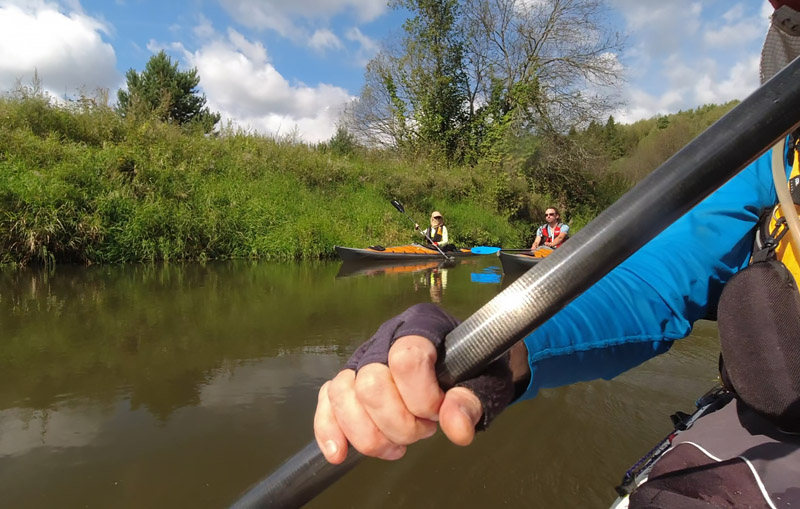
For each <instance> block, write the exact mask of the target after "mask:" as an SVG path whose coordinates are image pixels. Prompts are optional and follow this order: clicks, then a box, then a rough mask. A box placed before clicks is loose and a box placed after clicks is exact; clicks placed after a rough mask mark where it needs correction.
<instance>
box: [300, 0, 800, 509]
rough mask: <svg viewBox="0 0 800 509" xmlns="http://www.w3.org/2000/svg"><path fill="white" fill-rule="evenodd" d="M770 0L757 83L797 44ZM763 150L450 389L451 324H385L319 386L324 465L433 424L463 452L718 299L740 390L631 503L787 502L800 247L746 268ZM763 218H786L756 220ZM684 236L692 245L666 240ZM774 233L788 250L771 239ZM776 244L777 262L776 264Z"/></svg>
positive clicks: (428, 320)
mask: <svg viewBox="0 0 800 509" xmlns="http://www.w3.org/2000/svg"><path fill="white" fill-rule="evenodd" d="M771 3H772V4H773V6H774V7H775V8H776V10H775V12H774V14H773V18H772V22H771V26H770V31H769V33H768V35H767V41H766V42H765V48H764V52H763V53H762V62H761V70H762V82H763V81H765V80H766V79H768V78H769V77H771V75H772V74H771V73H774V72H776V71H777V70H779V69H780V68H781V66H783V65H785V64H787V63H788V62H789V61H791V59H793V58H794V57H795V56H797V54H798V53H800V12H798V11H800V0H794V1H778V0H772V1H771ZM770 69H772V70H771V71H770ZM799 115H800V113H799ZM794 141H795V139H793V138H790V139H789V147H790V149H789V150H787V151H785V152H783V153H781V152H777V157H776V158H775V161H776V164H777V167H778V169H779V172H778V173H779V176H783V177H785V178H789V176H791V178H792V182H793V184H795V186H794V187H792V189H797V184H800V175H798V176H797V177H795V174H796V173H800V165H798V159H800V154H798V153H797V151H796V148H795V143H794ZM772 153H773V150H772V149H771V150H768V151H767V152H766V153H765V154H763V155H762V156H761V157H759V158H758V159H756V160H755V161H754V162H753V163H751V164H750V165H749V166H747V168H745V169H744V170H743V171H742V172H740V173H739V174H738V175H737V176H735V177H734V178H733V179H731V180H730V181H729V182H728V183H726V184H725V185H724V186H722V187H721V188H719V189H718V190H717V191H715V192H714V193H713V194H712V195H711V196H709V197H708V198H706V199H705V200H703V201H702V202H701V203H700V204H698V205H697V206H695V207H694V208H693V209H692V210H690V211H689V212H687V213H686V214H685V215H684V216H682V217H681V218H680V219H678V220H677V221H676V222H675V223H674V224H672V225H671V226H670V227H668V228H667V229H666V230H664V231H663V232H662V233H660V234H659V235H657V236H656V237H655V238H654V239H653V240H651V241H650V242H648V243H647V244H646V245H645V246H644V247H642V248H641V249H640V250H639V251H637V252H636V253H635V254H633V255H632V256H631V257H630V258H628V259H627V260H626V261H625V262H623V263H622V264H621V265H620V266H619V267H617V268H616V269H614V270H612V271H611V272H610V273H609V274H608V275H606V276H605V277H604V278H603V279H601V280H600V281H599V282H598V283H597V284H595V285H594V286H593V287H591V288H589V289H588V290H587V291H586V292H584V293H583V294H582V295H581V296H579V297H578V298H576V299H575V300H573V301H572V302H571V303H570V304H568V305H567V306H566V307H565V308H564V309H562V310H561V311H560V312H559V313H557V314H556V315H555V316H554V317H553V318H552V319H550V320H548V321H547V322H546V323H544V324H543V325H542V326H541V327H539V328H538V329H536V330H535V331H534V332H533V333H531V334H530V335H528V336H527V337H526V338H525V339H524V340H523V341H522V342H520V343H518V344H517V345H515V347H514V348H512V350H511V352H510V354H509V355H507V356H505V357H504V358H501V359H499V360H498V361H496V362H495V363H493V364H492V365H491V366H490V368H489V369H488V370H487V371H486V372H485V373H483V374H481V375H480V376H478V377H477V378H475V379H472V380H469V381H467V382H466V383H465V384H459V386H457V387H454V388H452V389H449V390H448V391H447V392H446V393H445V392H443V391H442V390H441V389H440V388H439V386H438V384H437V382H436V377H435V369H434V366H435V362H436V357H437V347H438V345H439V344H440V343H441V340H442V338H443V337H444V335H445V334H446V333H447V332H449V331H450V330H452V328H454V327H455V325H456V324H457V323H458V322H457V320H456V319H454V318H453V317H451V316H449V315H448V314H447V313H445V312H444V311H442V310H441V309H439V308H438V307H436V306H434V305H431V304H420V305H417V306H413V307H412V308H409V309H408V310H407V311H406V312H404V313H403V314H401V315H399V316H398V317H396V318H393V319H392V320H389V321H388V322H386V323H385V324H384V325H383V326H381V328H379V330H378V332H377V333H376V334H375V336H373V338H372V339H371V340H370V341H369V342H367V343H365V344H364V345H362V347H360V348H359V349H357V350H356V352H355V353H354V355H353V356H352V357H351V359H350V360H349V361H348V363H347V364H346V366H345V369H344V370H342V371H340V372H339V373H338V374H337V375H336V377H335V378H334V379H333V380H331V381H328V382H326V383H325V384H324V385H323V386H322V388H321V389H320V395H319V400H318V406H317V411H316V415H315V418H314V430H315V436H316V438H317V442H318V444H319V446H320V449H321V450H322V452H323V453H324V454H325V456H326V458H327V459H328V461H330V462H332V463H340V462H342V461H343V460H344V458H345V456H346V453H347V442H348V441H349V442H350V443H351V444H352V445H353V446H354V447H355V448H356V449H357V450H359V451H360V452H362V453H364V454H366V455H368V456H374V457H379V458H383V459H398V458H400V457H402V456H403V455H404V454H405V448H406V446H407V445H408V444H411V443H413V442H416V441H418V440H420V439H423V438H427V437H429V436H431V435H433V434H434V433H435V431H436V426H437V423H438V425H439V426H440V427H441V428H442V430H443V431H444V433H445V435H446V436H447V437H448V438H449V439H450V440H451V441H452V442H454V443H456V444H459V445H467V444H469V443H470V442H472V440H473V438H474V434H475V431H476V429H483V428H485V427H486V426H487V425H488V424H489V422H491V420H492V418H494V417H495V416H496V415H497V414H498V413H499V412H500V411H501V410H502V409H503V407H504V406H505V405H506V404H508V403H509V402H510V401H512V400H514V399H516V400H517V401H521V400H524V399H528V398H532V397H534V396H535V395H536V394H537V392H538V390H539V389H540V388H545V387H556V386H561V385H564V384H568V383H573V382H577V381H584V380H593V379H597V378H603V379H610V378H613V377H614V376H616V375H618V374H619V373H622V372H623V371H626V370H627V369H630V368H632V367H634V366H636V365H638V364H641V363H642V362H644V361H645V360H647V359H649V358H651V357H654V356H655V355H658V354H661V353H664V352H666V351H667V350H669V348H670V346H671V345H672V342H673V341H674V340H677V339H681V338H684V337H686V336H687V335H688V334H689V333H690V332H691V329H692V324H693V323H694V322H695V321H697V320H699V319H702V318H704V317H706V316H707V315H708V314H713V313H714V311H717V307H718V305H719V309H718V312H719V320H720V322H719V329H720V341H721V345H722V359H723V370H722V374H723V380H725V383H726V386H728V388H729V389H731V391H733V393H735V398H733V399H732V401H731V402H728V403H726V404H725V406H724V407H723V408H721V409H719V410H717V411H715V412H713V413H711V414H710V415H707V416H704V417H701V418H700V419H698V420H697V421H696V422H695V423H694V425H693V427H692V428H690V429H689V430H688V431H686V432H685V433H690V432H693V433H694V435H695V436H694V437H693V438H692V440H689V439H686V440H683V441H678V442H682V443H680V444H676V443H673V444H672V446H673V449H671V450H670V451H669V452H667V453H666V454H664V455H663V456H662V457H661V459H660V460H659V461H658V462H656V463H655V467H653V470H652V471H651V473H650V478H649V481H648V482H646V483H645V484H643V485H642V487H641V488H640V489H638V490H637V491H635V492H634V494H633V496H632V497H631V499H630V506H631V507H641V506H644V505H647V506H648V507H699V506H701V505H702V504H704V503H705V504H706V505H703V507H706V506H717V507H719V506H732V505H738V506H750V507H762V506H763V507H776V506H780V507H788V506H789V505H793V506H795V507H796V506H797V504H798V503H800V490H798V488H797V485H798V481H797V480H798V479H800V441H799V440H798V437H800V433H798V432H800V429H798V427H800V373H799V372H798V370H797V369H792V368H791V366H795V367H796V366H797V359H798V358H800V340H798V338H800V323H798V322H800V292H798V290H797V283H796V280H797V279H798V278H800V267H798V263H797V260H796V259H795V258H794V254H796V253H800V242H798V241H797V240H792V235H791V230H790V234H787V235H784V236H783V237H782V240H781V241H780V242H778V243H777V244H775V245H772V246H770V245H769V244H770V243H766V244H765V245H766V246H767V249H766V250H764V249H761V248H759V249H758V250H757V251H756V256H753V260H752V261H753V262H754V263H753V264H752V266H751V255H753V242H752V240H753V234H754V231H756V227H757V226H758V225H759V224H760V223H762V220H761V216H762V212H763V211H765V210H767V211H770V210H772V209H773V207H774V206H775V204H776V202H777V193H776V184H775V183H774V182H773V178H772V156H773V154H772ZM793 165H794V168H793ZM777 185H778V186H787V182H786V181H782V182H779V183H778V184H777ZM787 210H791V208H789V209H787ZM791 212H792V213H794V211H791ZM770 216H774V217H780V214H776V213H775V212H773V213H772V214H767V215H766V216H765V217H766V218H767V220H768V219H769V217H770ZM763 225H766V226H763ZM762 226H763V227H762V228H761V230H762V231H766V232H767V233H769V232H771V231H773V230H774V227H772V226H771V225H769V223H763V224H762ZM797 233H800V232H797ZM686 238H692V239H693V240H694V242H695V248H694V249H690V250H689V249H679V250H675V249H672V248H673V247H674V246H676V245H682V244H683V243H685V239H686ZM783 242H787V243H788V242H793V243H795V244H794V245H791V246H788V247H787V246H784V247H783V248H781V243H783ZM776 246H777V247H776ZM781 249H783V251H782V252H781ZM665 253H669V256H665V255H664V254H665ZM776 253H778V255H779V256H783V264H784V265H780V266H779V265H778V264H777V262H774V261H772V258H773V257H774V256H775V254H776ZM781 253H782V254H781ZM762 257H763V258H765V259H764V260H759V259H758V258H762ZM780 267H787V268H788V270H789V271H791V272H786V271H785V270H784V269H780ZM734 276H735V277H734ZM792 276H793V277H792ZM729 281H730V284H728V285H726V284H727V283H728V282H729ZM723 288H725V292H724V293H723ZM532 426H535V423H532ZM695 438H696V439H697V440H698V441H699V442H697V443H695V442H694V441H693V440H694V439H695ZM702 444H708V448H707V449H704V448H703V445H702ZM709 451H714V453H713V454H712V453H710V452H709ZM770 467H774V468H770ZM704 476H705V477H704ZM648 504H649V505H648Z"/></svg>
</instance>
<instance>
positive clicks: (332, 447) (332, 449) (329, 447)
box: [325, 440, 339, 456]
mask: <svg viewBox="0 0 800 509" xmlns="http://www.w3.org/2000/svg"><path fill="white" fill-rule="evenodd" d="M338 450H339V446H338V445H336V442H334V441H333V440H328V441H327V442H325V452H326V453H327V454H328V456H333V455H334V454H336V452H337V451H338Z"/></svg>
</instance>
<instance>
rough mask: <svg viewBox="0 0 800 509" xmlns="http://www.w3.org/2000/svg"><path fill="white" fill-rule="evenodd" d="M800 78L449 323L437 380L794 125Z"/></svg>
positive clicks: (267, 498) (275, 478)
mask: <svg viewBox="0 0 800 509" xmlns="http://www.w3.org/2000/svg"><path fill="white" fill-rule="evenodd" d="M799 83H800V59H796V60H795V61H794V62H792V63H791V64H789V65H788V66H786V67H785V68H784V69H783V70H782V71H781V72H779V73H778V74H776V75H775V76H774V77H773V78H772V79H771V80H769V81H768V82H767V83H765V84H764V85H762V86H761V87H760V88H759V89H758V90H756V91H755V92H753V93H752V94H751V95H750V96H749V97H747V98H746V99H745V100H744V101H742V102H741V103H739V105H737V106H736V107H735V108H733V109H732V110H731V111H730V112H728V113H727V114H726V115H724V116H723V117H722V118H720V119H719V120H717V121H716V122H715V123H714V124H712V125H711V126H710V127H709V128H708V129H706V130H705V131H704V132H703V133H702V134H700V136H698V137H696V138H695V139H694V140H692V141H691V142H690V143H689V144H688V145H686V146H685V147H684V148H683V149H681V150H680V151H679V152H678V153H676V154H675V155H673V156H672V157H671V158H670V159H668V160H667V161H666V162H665V163H664V164H662V165H661V166H659V167H658V168H657V169H656V170H654V171H653V172H652V173H651V174H650V175H648V176H647V177H646V178H644V179H643V180H642V181H641V182H639V184H637V185H636V187H634V188H633V189H631V190H630V191H628V192H627V193H626V194H625V195H624V196H623V197H622V198H620V199H619V200H617V201H616V203H614V204H613V205H611V206H610V207H608V208H607V209H606V210H605V211H603V212H602V213H601V214H600V215H599V216H597V218H595V219H594V220H593V221H592V222H591V223H589V224H588V225H587V226H586V227H584V228H583V229H581V231H579V232H578V233H576V234H575V236H574V237H573V238H572V239H571V240H570V241H569V242H566V243H565V244H564V245H563V246H562V247H560V248H558V249H557V250H555V251H554V252H553V254H551V255H550V256H548V257H546V258H545V259H543V260H542V261H541V262H540V263H537V264H536V265H534V266H533V267H532V268H531V269H530V270H529V271H528V272H526V273H525V274H523V275H522V276H521V277H520V278H519V279H517V280H516V281H515V282H514V283H512V284H511V285H510V286H509V287H508V288H506V289H505V290H503V291H502V292H500V293H499V294H498V295H497V296H496V297H494V298H493V299H492V300H490V301H489V302H488V303H487V304H486V305H484V306H483V307H482V308H480V309H479V310H478V311H476V312H475V313H473V314H472V316H470V317H469V318H467V319H466V320H465V321H463V322H462V323H461V324H460V325H459V326H458V327H456V328H455V329H453V331H452V332H450V334H448V335H447V336H446V338H445V342H444V351H443V354H442V355H440V356H439V358H438V360H437V364H436V368H437V369H436V374H437V378H438V380H439V383H440V385H441V386H442V387H443V388H444V389H447V388H450V387H452V386H453V385H454V384H455V383H456V382H458V381H460V380H466V379H469V378H471V377H473V376H474V375H476V374H477V373H480V372H481V371H482V370H483V369H485V368H486V366H488V365H489V364H490V363H491V362H492V361H493V360H494V359H497V358H498V357H499V356H500V355H503V354H504V353H505V352H506V351H508V350H509V349H510V348H511V347H512V346H513V345H514V344H516V343H517V342H518V341H519V340H521V339H522V338H524V337H525V336H526V335H527V334H529V333H530V332H531V331H533V330H534V329H535V328H536V327H538V326H539V325H541V324H542V323H544V322H545V321H547V320H548V319H550V318H551V317H552V316H553V315H555V314H556V313H557V312H558V311H559V310H561V309H563V308H564V306H566V305H567V304H569V303H570V302H571V301H572V300H573V299H575V298H576V297H577V296H579V295H580V294H581V293H583V292H584V291H585V290H586V289H588V288H589V287H590V286H592V285H593V284H594V283H596V282H597V281H599V280H600V279H601V278H602V277H603V276H605V275H606V274H608V273H609V272H610V271H611V270H612V269H613V268H614V267H616V266H617V265H619V264H620V263H622V262H623V261H624V260H626V259H627V258H628V257H629V256H630V255H632V254H633V253H634V252H636V251H637V250H639V248H641V247H642V246H644V245H645V244H646V243H647V242H648V241H650V240H651V239H652V238H653V237H655V236H656V235H657V234H659V233H660V232H661V231H663V230H664V229H665V228H667V227H668V226H669V225H671V224H672V223H673V222H674V221H675V220H677V219H678V218H679V217H681V216H682V215H683V214H685V213H686V212H688V211H689V210H690V209H691V208H692V207H694V206H695V205H697V204H698V203H699V202H700V201H702V200H703V199H704V198H705V197H706V196H708V195H709V194H711V193H712V192H713V191H715V190H716V189H717V188H719V187H720V186H722V185H723V184H724V183H725V182H727V181H728V180H729V179H731V178H732V177H733V176H734V175H736V174H737V173H739V171H740V170H742V169H743V168H744V167H745V166H747V165H748V164H749V163H750V162H752V161H753V160H755V159H756V158H757V157H758V156H760V155H761V154H763V153H764V152H765V151H766V150H768V149H769V148H770V147H772V146H773V145H774V144H775V142H776V140H780V139H782V138H783V137H784V136H786V134H788V133H789V132H791V131H792V130H794V129H795V128H796V127H797V126H798V125H800V114H799V113H798V112H800V86H799V85H798V84H799ZM395 206H396V205H395ZM360 458H363V456H362V455H360V454H358V453H357V452H356V450H355V449H354V448H353V447H352V446H350V447H349V448H348V453H347V459H345V461H344V463H342V464H340V465H331V464H330V463H328V462H327V461H326V460H325V456H323V454H322V452H321V451H320V450H319V447H318V446H317V443H316V441H314V440H312V441H311V442H310V443H309V444H308V445H307V446H306V447H305V448H304V449H303V450H302V451H300V452H299V453H298V454H296V455H295V456H294V457H292V458H290V459H289V460H287V461H286V462H285V463H284V464H283V465H281V466H280V467H279V468H278V469H277V470H276V471H275V472H274V473H273V474H272V475H271V476H269V477H267V478H265V479H263V480H262V481H260V482H259V483H257V484H256V485H254V486H253V487H251V488H250V490H248V491H247V493H245V494H244V495H243V496H242V498H240V499H239V500H238V501H237V502H236V504H235V507H299V506H302V505H303V504H305V503H306V502H308V501H309V500H311V499H312V498H313V497H314V496H316V495H317V494H318V493H320V492H322V491H323V490H324V489H325V488H327V487H328V486H329V485H330V484H332V483H333V482H334V481H335V480H336V479H338V478H339V477H341V476H342V475H344V474H345V473H346V472H347V471H348V470H350V469H351V468H352V467H353V466H355V465H356V464H357V463H358V461H359V459H360Z"/></svg>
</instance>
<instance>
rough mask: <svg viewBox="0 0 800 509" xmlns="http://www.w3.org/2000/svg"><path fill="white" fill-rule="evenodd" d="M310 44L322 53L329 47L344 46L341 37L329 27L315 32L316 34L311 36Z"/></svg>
mask: <svg viewBox="0 0 800 509" xmlns="http://www.w3.org/2000/svg"><path fill="white" fill-rule="evenodd" d="M308 44H309V46H311V48H313V49H314V50H316V51H318V52H320V53H324V52H325V50H328V49H341V48H342V41H340V40H339V38H338V37H336V35H335V34H334V33H333V32H331V31H330V30H328V29H327V28H323V29H320V30H317V31H316V32H314V35H312V36H311V39H310V40H309V42H308Z"/></svg>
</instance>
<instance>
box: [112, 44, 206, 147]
mask: <svg viewBox="0 0 800 509" xmlns="http://www.w3.org/2000/svg"><path fill="white" fill-rule="evenodd" d="M125 78H126V80H127V88H128V90H120V91H119V92H118V93H117V101H118V106H117V108H118V111H119V113H120V114H121V115H122V116H129V115H131V114H137V113H144V114H155V115H156V116H157V117H158V118H159V119H160V120H164V121H167V122H174V123H176V124H178V125H199V126H200V127H201V128H202V129H203V131H204V132H206V133H208V132H211V131H212V130H213V129H214V126H215V125H216V124H217V122H219V120H220V115H219V113H213V112H211V111H210V110H209V109H208V107H206V96H205V94H201V93H199V92H198V90H197V85H199V84H200V77H199V76H198V75H197V69H195V68H193V69H191V70H189V71H179V70H178V63H177V62H173V61H172V59H171V58H170V57H169V56H168V55H167V54H166V53H165V52H164V51H163V50H162V51H160V52H159V53H158V54H156V55H153V56H152V57H150V60H148V61H147V64H146V66H145V69H144V71H142V72H141V73H137V72H136V71H135V70H134V69H129V70H128V72H127V73H126V74H125Z"/></svg>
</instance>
